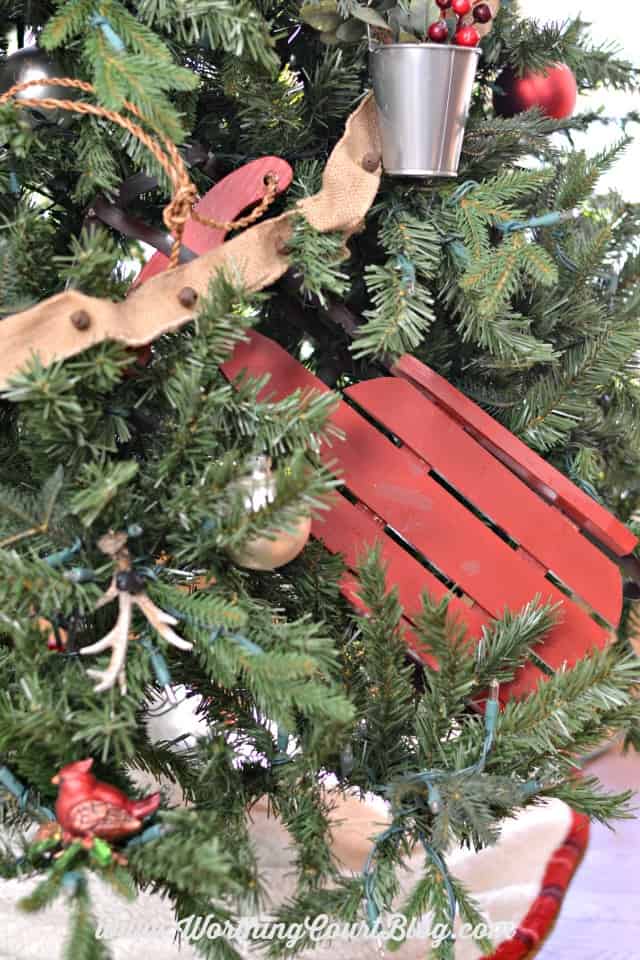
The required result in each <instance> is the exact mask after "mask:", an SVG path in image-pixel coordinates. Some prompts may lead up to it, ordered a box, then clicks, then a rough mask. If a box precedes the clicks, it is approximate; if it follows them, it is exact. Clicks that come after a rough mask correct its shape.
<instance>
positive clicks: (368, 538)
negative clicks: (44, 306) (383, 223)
mask: <svg viewBox="0 0 640 960" xmlns="http://www.w3.org/2000/svg"><path fill="white" fill-rule="evenodd" d="M260 163H266V161H256V162H254V164H249V165H247V166H246V167H244V168H242V169H240V170H238V171H236V172H235V173H232V174H231V175H230V176H228V177H226V178H225V179H224V180H222V181H221V182H220V183H218V184H217V185H216V186H215V187H214V188H213V189H212V190H211V191H209V193H208V194H207V195H206V197H204V198H203V200H202V201H201V203H202V204H203V209H204V207H205V205H206V214H207V215H208V216H211V217H215V218H216V219H224V218H233V217H234V216H236V215H237V213H239V212H240V211H242V210H244V209H245V208H246V207H247V206H248V205H249V204H250V203H251V202H255V200H256V199H257V196H258V195H259V193H258V194H257V193H256V191H259V189H260V183H259V182H256V181H255V179H254V180H253V181H252V180H251V177H250V176H249V170H250V168H253V169H255V171H256V174H257V175H259V178H260V181H261V177H262V176H263V174H264V172H265V168H264V167H260V166H255V164H260ZM272 163H273V158H269V160H268V164H272ZM278 163H279V164H281V165H282V166H285V167H287V169H288V170H289V179H288V180H287V182H290V168H288V166H287V165H286V164H284V161H282V160H280V161H278ZM268 164H267V165H268ZM283 182H284V181H283V180H281V186H282V183H283ZM185 240H186V243H188V245H189V246H190V249H191V250H192V251H193V252H195V253H197V254H203V253H205V252H206V251H208V250H211V249H212V248H213V247H215V246H217V245H218V244H220V243H222V242H223V240H224V235H223V234H222V233H221V232H216V233H214V232H212V231H210V230H206V229H203V228H201V227H199V225H197V224H189V225H188V226H187V231H186V232H185ZM158 256H159V255H156V256H155V257H154V258H153V259H152V261H150V264H151V265H147V267H146V268H145V270H144V271H143V273H142V275H141V278H140V279H141V281H142V280H144V279H147V277H148V276H149V275H151V273H152V272H156V265H158V266H159V267H160V268H162V265H161V264H160V261H159V259H157V258H158ZM223 370H224V372H225V374H226V376H228V377H229V378H230V379H234V378H236V377H238V376H239V375H240V374H241V373H243V372H246V374H248V375H250V376H254V377H256V376H262V375H263V374H265V373H269V374H270V381H269V384H268V386H267V387H265V389H264V391H263V397H266V396H272V397H282V396H286V395H287V394H289V393H291V392H293V391H294V390H296V389H301V390H304V391H309V390H317V391H320V392H326V391H327V387H326V386H325V385H324V384H323V383H322V382H321V381H320V380H318V379H317V378H316V377H314V376H313V375H312V374H311V373H309V371H308V370H306V369H305V368H304V367H303V366H302V365H301V364H300V363H298V361H297V360H295V359H294V358H293V357H291V356H290V355H289V354H288V353H287V352H286V351H285V350H284V349H283V348H282V347H280V346H279V345H278V344H276V343H274V342H273V341H271V340H269V339H268V338H266V337H264V336H261V335H260V334H258V333H251V334H250V335H249V337H248V340H247V342H246V343H244V344H242V345H240V346H239V347H238V348H237V349H236V351H235V353H234V354H233V356H232V357H231V358H230V359H229V360H228V361H227V363H226V364H225V365H224V367H223ZM332 420H333V422H334V423H335V424H336V425H337V426H339V427H340V428H341V429H342V430H343V431H344V432H345V434H346V442H344V443H338V444H334V445H333V446H332V447H331V449H328V450H324V451H323V453H322V454H321V455H322V456H324V457H325V458H326V460H327V461H334V462H337V464H338V468H339V470H340V471H341V476H342V478H343V480H344V488H343V491H342V492H341V493H339V494H338V495H336V497H335V503H334V504H333V505H332V508H331V510H330V511H329V512H328V513H326V514H325V515H324V516H323V517H322V518H321V519H318V520H316V521H315V522H314V525H313V533H314V535H315V536H316V537H317V538H318V539H320V540H321V541H322V542H323V543H324V544H325V546H326V547H327V549H329V550H330V551H331V552H334V553H338V552H339V553H341V554H342V555H343V556H344V559H345V562H346V566H347V568H348V572H347V574H346V575H345V577H344V580H343V583H342V590H343V592H344V594H345V595H346V596H347V597H348V598H349V599H350V601H351V602H353V603H354V604H355V605H357V606H360V607H361V606H362V602H361V601H360V598H359V597H358V582H357V576H356V568H357V563H358V560H359V559H360V557H361V556H362V555H363V553H364V551H365V550H366V548H367V547H368V546H371V545H373V544H374V543H376V542H378V543H379V544H380V545H381V550H382V556H383V558H384V560H385V562H386V563H387V565H388V570H387V579H388V583H389V585H390V586H391V585H395V586H396V587H397V588H398V592H399V596H400V601H401V603H402V605H403V608H404V626H405V630H406V638H407V643H408V646H409V648H410V650H411V651H412V653H413V655H414V656H415V657H416V658H417V659H419V660H421V661H426V662H429V657H428V655H427V654H426V653H425V651H424V650H421V649H420V643H419V640H418V638H417V637H416V635H415V633H414V632H413V630H412V624H413V620H414V618H415V616H416V614H417V613H418V612H419V610H420V606H421V595H422V593H423V592H424V591H428V592H429V593H430V594H431V595H433V596H434V597H435V598H441V597H443V596H445V595H446V594H447V593H449V591H450V590H451V589H453V590H454V596H453V598H452V601H451V604H450V613H451V615H453V616H456V617H459V618H460V619H461V620H462V621H463V622H464V623H465V624H466V625H467V627H468V630H469V633H470V635H471V636H475V637H477V636H479V634H480V632H481V630H482V627H483V625H485V624H486V623H488V622H489V620H490V619H491V618H494V617H499V616H500V615H501V614H502V613H503V612H504V611H505V610H506V609H510V610H513V611H517V610H519V609H520V608H521V607H523V606H524V605H525V604H526V603H528V602H529V601H531V600H532V599H533V598H534V597H536V596H540V598H541V599H543V600H546V599H550V600H551V601H553V602H560V603H561V608H562V619H561V621H560V622H559V623H558V625H557V626H556V627H555V628H554V629H553V630H552V631H551V633H550V634H549V636H548V637H547V638H546V639H545V641H544V642H543V643H542V644H540V645H539V648H538V650H537V651H536V652H537V654H538V656H539V659H540V660H541V661H543V663H544V664H546V665H548V667H551V668H552V669H561V668H562V667H563V665H564V664H567V665H568V666H572V665H573V664H574V663H575V662H576V661H578V660H579V659H581V658H582V657H584V656H585V655H586V654H587V653H588V652H589V651H590V650H591V649H593V648H594V647H604V646H605V645H606V644H608V643H609V642H610V640H611V631H612V630H614V629H615V628H616V627H617V625H618V623H619V619H620V612H621V607H622V580H621V575H620V571H619V569H618V567H617V565H616V563H615V562H614V561H613V560H612V559H610V556H613V557H614V559H615V558H616V557H620V558H622V557H624V556H626V555H628V554H629V553H630V552H631V551H632V550H633V549H634V547H635V546H636V543H637V541H636V538H635V537H634V536H633V535H632V534H631V533H630V531H629V530H628V529H627V528H626V527H625V526H624V525H623V524H621V523H620V522H619V521H618V520H616V519H615V517H613V516H612V515H611V514H610V513H608V512H607V511H606V510H605V509H603V508H602V507H601V506H600V505H599V504H597V503H596V502H595V501H593V500H592V499H591V498H590V497H588V496H587V495H586V494H585V493H584V492H583V491H581V490H579V489H578V488H577V487H576V486H574V484H572V483H571V482H570V481H569V480H568V479H567V478H566V477H564V476H563V475H562V474H561V473H559V472H558V471H557V470H555V469H554V468H553V467H551V466H550V465H549V464H548V463H547V462H546V461H544V460H542V458H541V457H539V456H538V455H537V454H535V453H534V452H533V451H532V450H530V449H529V448H528V447H527V446H525V444H523V443H522V442H521V441H519V440H518V439H517V438H516V437H514V436H513V434H511V433H510V432H509V431H508V430H506V429H505V428H504V427H502V426H501V425H500V424H499V423H497V422H496V421H495V420H493V419H492V418H491V417H490V416H489V415H488V414H486V413H485V412H484V411H483V410H481V409H480V407H478V406H477V405H476V404H475V403H473V402H472V401H471V400H469V399H468V398H467V397H465V396H464V395H463V394H461V393H460V392H459V391H458V390H456V389H455V388H454V387H452V386H451V384H449V383H447V382H446V381H445V380H443V378H441V377H440V376H438V375H437V374H436V373H434V371H432V370H430V369H429V368H428V367H426V366H425V365H424V364H422V363H420V362H419V361H417V360H416V359H415V358H413V357H410V356H404V357H402V358H401V359H400V360H399V361H398V363H397V364H396V365H395V367H394V368H393V370H391V376H389V377H384V378H381V379H377V380H371V381H367V382H364V383H359V384H357V385H356V386H353V387H350V388H349V389H347V390H346V391H345V393H344V398H343V400H342V401H341V402H340V404H339V405H338V407H337V409H336V412H335V413H334V414H333V416H332ZM389 434H391V435H392V436H393V438H394V439H393V440H392V439H390V437H389ZM587 537H588V538H589V539H588V538H587ZM605 551H606V552H605ZM607 554H609V556H608V555H607ZM542 677H544V672H543V671H542V670H541V669H539V667H538V666H537V665H535V664H534V663H528V664H527V665H526V666H525V667H524V668H522V670H520V671H519V673H518V675H517V677H516V679H515V680H514V682H513V683H512V684H510V685H509V688H508V689H507V688H505V689H504V690H503V691H502V696H503V697H505V698H506V697H507V696H509V695H517V696H522V695H524V694H526V693H527V692H529V691H530V690H532V689H533V688H534V687H535V686H536V685H537V683H538V681H539V680H540V679H541V678H542Z"/></svg>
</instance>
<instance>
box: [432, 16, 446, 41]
mask: <svg viewBox="0 0 640 960" xmlns="http://www.w3.org/2000/svg"><path fill="white" fill-rule="evenodd" d="M427 36H428V38H429V40H431V41H432V43H446V42H447V40H448V39H449V27H448V26H447V23H446V20H436V22H435V23H432V24H431V26H430V27H429V29H428V30H427Z"/></svg>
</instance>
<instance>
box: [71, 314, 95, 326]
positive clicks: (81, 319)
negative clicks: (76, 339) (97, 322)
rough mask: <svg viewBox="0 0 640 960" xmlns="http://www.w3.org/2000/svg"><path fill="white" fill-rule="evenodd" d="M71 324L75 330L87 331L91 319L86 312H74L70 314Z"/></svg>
mask: <svg viewBox="0 0 640 960" xmlns="http://www.w3.org/2000/svg"><path fill="white" fill-rule="evenodd" d="M71 323H72V324H73V325H74V327H75V328H76V330H88V329H89V327H90V326H91V317H90V316H89V314H88V313H87V311H86V310H74V312H73V313H72V314H71Z"/></svg>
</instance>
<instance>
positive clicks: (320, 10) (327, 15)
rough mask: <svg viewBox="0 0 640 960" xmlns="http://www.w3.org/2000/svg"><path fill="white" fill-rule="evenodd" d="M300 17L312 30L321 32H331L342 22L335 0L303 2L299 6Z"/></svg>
mask: <svg viewBox="0 0 640 960" xmlns="http://www.w3.org/2000/svg"><path fill="white" fill-rule="evenodd" d="M300 19H301V20H304V22H305V23H307V24H308V25H309V26H310V27H313V29H314V30H320V31H321V32H323V33H333V32H334V31H335V30H336V28H337V27H338V26H339V25H340V23H341V22H342V17H341V16H340V14H339V13H338V8H337V6H336V3H335V0H322V2H321V3H305V4H304V5H303V6H302V7H301V8H300Z"/></svg>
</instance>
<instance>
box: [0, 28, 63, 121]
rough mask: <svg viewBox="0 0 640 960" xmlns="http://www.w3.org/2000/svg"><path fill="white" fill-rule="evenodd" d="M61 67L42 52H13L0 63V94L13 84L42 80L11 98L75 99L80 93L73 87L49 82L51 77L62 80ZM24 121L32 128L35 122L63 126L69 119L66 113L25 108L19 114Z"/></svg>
mask: <svg viewBox="0 0 640 960" xmlns="http://www.w3.org/2000/svg"><path fill="white" fill-rule="evenodd" d="M64 76H65V71H64V68H63V67H61V66H60V64H59V63H57V62H56V60H54V59H53V57H51V56H50V55H49V54H48V53H45V51H44V50H40V48H39V47H24V48H23V49H22V50H16V52H15V53H12V54H11V55H10V56H8V57H7V58H6V60H4V61H3V62H2V63H0V93H6V92H7V90H9V89H10V88H11V87H13V86H14V84H16V83H26V81H27V80H42V83H39V84H37V85H34V86H33V87H29V88H28V89H27V90H22V91H21V92H20V93H18V94H17V95H16V96H15V98H14V99H15V100H43V99H45V98H53V99H56V100H75V99H76V98H77V97H78V96H79V94H80V91H79V90H76V89H75V88H74V87H58V86H54V85H52V84H51V83H49V80H51V79H52V78H54V77H64ZM20 113H21V115H22V116H23V117H24V119H25V120H26V121H27V122H28V123H30V124H31V126H32V127H35V126H36V125H38V124H39V123H42V122H43V121H44V122H48V123H57V124H59V125H61V126H67V125H68V124H69V123H70V122H71V120H72V119H73V113H72V112H71V111H69V110H38V109H37V108H35V107H29V108H28V109H24V110H21V111H20Z"/></svg>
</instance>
